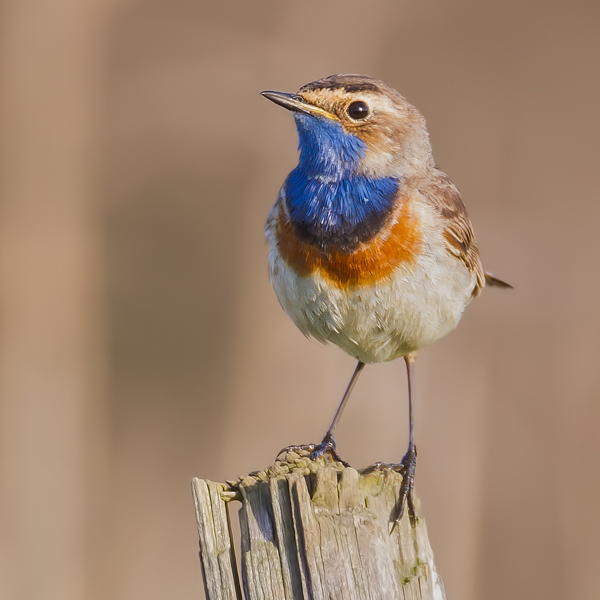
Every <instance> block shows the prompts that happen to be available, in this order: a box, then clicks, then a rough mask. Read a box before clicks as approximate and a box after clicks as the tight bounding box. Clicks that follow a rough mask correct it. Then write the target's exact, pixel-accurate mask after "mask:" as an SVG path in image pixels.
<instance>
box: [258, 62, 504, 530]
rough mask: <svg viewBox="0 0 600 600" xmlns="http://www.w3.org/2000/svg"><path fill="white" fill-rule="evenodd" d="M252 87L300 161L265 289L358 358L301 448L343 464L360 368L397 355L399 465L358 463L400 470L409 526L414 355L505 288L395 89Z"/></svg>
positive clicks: (281, 213)
mask: <svg viewBox="0 0 600 600" xmlns="http://www.w3.org/2000/svg"><path fill="white" fill-rule="evenodd" d="M261 94H262V95H263V96H264V97H265V98H267V99H269V100H271V101H272V102H274V103H275V104H278V105H280V106H282V107H284V108H286V109H288V110H289V111H290V112H291V113H292V114H293V116H294V119H295V123H296V129H297V132H298V140H299V141H298V151H299V159H298V165H297V166H296V167H295V168H294V169H293V170H292V171H291V172H290V173H289V174H288V176H287V178H286V179H285V181H284V183H283V186H282V187H281V189H280V191H279V194H278V196H277V199H276V201H275V203H274V205H273V207H272V209H271V211H270V213H269V216H268V218H267V222H266V226H265V234H266V238H267V242H268V246H269V258H268V263H269V277H270V280H271V283H272V286H273V288H274V290H275V293H276V295H277V298H278V299H279V302H280V304H281V306H282V307H283V309H284V311H285V312H286V313H287V314H288V315H289V317H290V318H291V320H292V321H293V322H294V324H295V325H296V326H297V327H298V329H299V330H300V331H301V332H302V333H303V334H304V335H306V336H308V337H312V338H315V339H316V340H318V341H320V342H323V343H333V344H335V345H337V346H339V347H340V348H341V349H342V350H344V351H345V352H347V353H348V354H350V355H351V356H353V357H354V358H355V359H356V360H357V364H356V368H355V369H354V372H353V374H352V377H351V378H350V382H349V383H348V385H347V387H346V390H345V392H344V394H343V396H342V399H341V401H340V403H339V405H338V407H337V410H336V412H335V414H334V417H333V419H332V421H331V424H330V425H329V428H328V429H327V432H326V434H325V436H324V438H323V440H322V442H321V443H320V444H317V445H315V444H307V445H306V446H303V447H302V448H307V449H309V450H310V451H311V453H312V457H313V458H316V457H318V456H328V457H330V458H331V460H339V461H341V462H344V461H342V459H341V458H340V456H339V454H338V453H337V447H336V441H335V429H336V427H337V425H338V423H339V421H340V418H341V416H342V413H343V411H344V408H345V407H346V404H347V402H348V399H349V398H350V394H351V392H352V390H353V388H354V386H355V384H356V381H357V379H358V377H359V375H360V373H361V372H362V371H363V369H364V367H365V365H367V364H373V363H382V362H387V361H392V360H395V359H398V358H403V359H404V363H405V365H406V371H407V380H408V412H409V418H408V423H409V432H408V447H407V450H406V453H405V454H404V456H403V458H402V460H401V461H400V462H399V463H395V464H388V463H375V464H374V465H372V466H371V467H369V468H368V469H367V471H368V470H373V469H381V468H386V467H387V468H391V469H394V470H396V471H398V472H399V473H401V474H402V483H401V486H400V490H399V498H398V502H397V511H396V516H395V518H394V519H393V525H392V530H393V528H394V527H395V526H396V524H397V523H398V522H399V521H400V519H401V518H402V516H403V514H404V512H405V507H408V513H409V517H410V522H411V524H412V525H413V526H414V525H415V523H416V520H417V517H416V513H415V504H414V497H413V490H414V478H415V470H416V459H417V449H416V445H415V437H414V410H413V409H414V363H415V359H416V356H417V352H418V351H419V349H420V348H422V347H424V346H428V345H430V344H432V343H433V342H435V341H437V340H438V339H440V338H442V337H443V336H445V335H446V334H447V333H449V332H450V331H452V330H453V329H454V328H455V327H456V326H457V325H458V322H459V321H460V319H461V316H462V314H463V311H464V309H465V307H466V306H467V304H469V302H470V301H471V300H472V299H473V298H475V297H477V296H478V295H479V294H480V292H481V291H482V289H483V288H484V287H485V286H486V285H487V286H497V287H504V288H510V287H512V286H511V285H510V284H508V283H506V282H504V281H503V280H501V279H499V278H497V277H494V276H493V275H491V274H489V273H486V272H485V271H484V270H483V267H482V264H481V260H480V257H479V250H478V247H477V242H476V240H475V235H474V232H473V227H472V225H471V222H470V220H469V217H468V215H467V211H466V208H465V205H464V203H463V200H462V196H461V194H460V192H459V191H458V189H457V188H456V186H455V185H454V184H453V183H452V181H451V180H450V179H449V177H448V176H447V175H446V174H445V173H444V172H443V171H442V170H441V169H440V168H439V167H438V166H437V164H436V162H435V161H434V158H433V154H432V149H431V143H430V139H429V134H428V131H427V127H426V123H425V119H424V117H423V116H422V114H421V113H420V112H419V111H418V110H417V108H415V107H414V106H412V105H411V104H409V103H408V101H407V100H406V99H405V98H404V97H403V96H402V95H401V94H400V93H398V92H397V91H396V90H394V89H392V88H391V87H389V86H387V85H386V84H385V83H383V82H382V81H380V80H378V79H374V78H372V77H369V76H366V75H353V74H335V75H330V76H329V77H325V78H323V79H319V80H317V81H313V82H311V83H308V84H306V85H304V86H302V87H301V88H300V89H299V90H298V92H296V93H287V92H280V91H273V90H267V91H263V92H261ZM289 448H294V449H296V448H299V447H298V446H294V447H289ZM289 448H288V449H289ZM284 450H286V449H284ZM344 464H347V463H345V462H344Z"/></svg>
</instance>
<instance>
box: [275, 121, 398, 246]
mask: <svg viewBox="0 0 600 600" xmlns="http://www.w3.org/2000/svg"><path fill="white" fill-rule="evenodd" d="M294 116H295V117H296V127H297V129H298V137H299V145H298V148H299V150H300V159H299V161H298V166H297V167H296V168H295V169H294V170H293V171H292V172H291V173H290V174H289V175H288V178H287V180H286V183H285V194H286V202H287V206H288V210H289V213H290V217H291V220H292V223H293V224H294V226H295V228H296V231H297V232H298V234H299V235H300V236H301V237H303V238H304V239H306V240H308V241H310V242H312V243H315V244H317V245H319V246H320V247H321V248H323V249H326V248H333V249H337V250H341V251H344V252H352V251H353V250H356V248H357V247H358V245H359V243H360V242H365V241H367V240H369V239H370V238H372V237H373V236H375V235H376V234H377V233H378V232H379V230H380V229H381V227H382V226H383V225H384V223H385V221H386V219H387V217H388V216H389V214H390V213H391V211H392V208H393V204H394V199H395V197H396V194H397V192H398V187H399V184H400V181H399V179H398V178H395V177H382V178H380V179H375V178H370V177H365V176H364V175H357V169H358V167H359V165H360V162H361V160H362V158H363V156H364V155H365V151H366V144H365V143H364V142H363V141H362V140H361V139H359V138H357V137H356V136H355V135H352V134H349V133H346V132H345V131H344V129H343V127H342V125H341V124H340V123H338V122H337V121H331V120H329V119H325V118H322V117H313V116H309V115H304V114H302V113H295V115H294Z"/></svg>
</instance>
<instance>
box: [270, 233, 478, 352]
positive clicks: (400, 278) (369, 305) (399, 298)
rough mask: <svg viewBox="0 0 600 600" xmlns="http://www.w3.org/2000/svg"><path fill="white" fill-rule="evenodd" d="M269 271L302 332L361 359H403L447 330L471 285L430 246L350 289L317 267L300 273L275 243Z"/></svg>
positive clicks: (456, 264)
mask: <svg viewBox="0 0 600 600" xmlns="http://www.w3.org/2000/svg"><path fill="white" fill-rule="evenodd" d="M269 271H270V277H271V282H272V284H273V287H274V289H275V292H276V294H277V297H278V298H279V302H280V303H281V306H282V307H283V308H284V310H285V311H286V312H287V314H288V315H289V316H290V317H291V319H292V320H293V321H294V323H295V324H296V326H297V327H298V328H299V329H300V331H302V333H304V334H305V335H307V336H312V337H314V338H316V339H317V340H319V341H321V342H332V343H334V344H336V345H338V346H339V347H340V348H342V349H343V350H345V351H346V352H348V354H350V355H352V356H354V357H356V358H357V359H358V360H361V361H362V362H365V363H374V362H384V361H388V360H393V359H395V358H398V357H400V356H405V355H406V354H408V353H410V352H413V351H415V350H418V349H419V348H421V347H423V346H426V345H428V344H431V343H432V342H435V341H436V340H438V339H439V338H441V337H443V336H444V335H446V334H447V333H448V332H449V331H451V330H452V329H454V327H456V325H457V324H458V322H459V320H460V318H461V316H462V313H463V311H464V309H465V306H466V305H467V304H468V302H469V301H470V299H471V295H472V290H473V287H474V285H475V278H474V276H473V275H472V274H471V273H469V271H468V269H467V268H466V267H465V266H464V265H463V264H462V263H461V262H460V261H458V260H457V259H456V258H454V257H452V256H450V255H449V254H448V253H447V251H446V250H445V249H444V248H442V247H439V248H431V247H430V248H429V251H427V252H425V253H423V254H421V255H420V256H419V258H418V259H417V261H416V263H415V264H412V265H411V267H410V270H405V269H399V270H398V271H397V272H396V273H395V274H394V275H392V276H391V277H389V278H387V279H383V280H381V281H378V282H376V283H374V284H371V285H369V286H359V287H355V288H351V289H340V288H339V287H337V286H335V285H334V284H333V283H331V282H330V281H328V280H327V279H325V278H324V277H323V276H322V275H321V274H320V272H318V271H316V272H314V273H313V274H311V275H309V276H307V277H299V276H298V275H297V274H296V273H295V272H294V271H293V270H292V269H291V268H290V267H289V266H288V265H287V264H286V263H285V262H284V260H283V259H282V258H281V256H280V255H279V252H278V251H277V248H276V245H275V244H271V251H270V254H269Z"/></svg>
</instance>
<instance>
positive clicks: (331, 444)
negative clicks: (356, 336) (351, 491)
mask: <svg viewBox="0 0 600 600" xmlns="http://www.w3.org/2000/svg"><path fill="white" fill-rule="evenodd" d="M364 368H365V363H364V362H361V361H360V360H359V361H358V364H357V365H356V368H355V369H354V373H352V377H351V378H350V382H349V383H348V386H347V387H346V391H345V392H344V395H343V396H342V399H341V401H340V403H339V404H338V407H337V409H336V411H335V414H334V415H333V419H332V420H331V424H330V425H329V428H328V429H327V433H325V436H324V437H323V441H322V442H321V443H320V444H318V445H317V444H307V445H303V446H288V447H287V448H284V449H283V450H281V452H279V455H281V454H283V453H284V452H289V451H290V450H293V451H297V450H305V451H306V450H308V451H310V452H311V457H312V458H313V459H315V458H318V457H319V456H323V455H325V454H328V455H329V456H331V457H332V458H333V460H336V461H338V462H341V463H343V464H344V465H346V466H349V465H348V463H346V462H345V461H344V460H342V459H341V458H340V455H339V454H338V453H337V450H336V443H335V428H336V427H337V424H338V423H339V422H340V419H341V418H342V413H343V412H344V409H345V408H346V404H348V400H349V398H350V394H351V393H352V390H353V389H354V386H355V385H356V381H357V380H358V376H359V375H360V373H361V371H362V370H363V369H364ZM279 455H278V456H279Z"/></svg>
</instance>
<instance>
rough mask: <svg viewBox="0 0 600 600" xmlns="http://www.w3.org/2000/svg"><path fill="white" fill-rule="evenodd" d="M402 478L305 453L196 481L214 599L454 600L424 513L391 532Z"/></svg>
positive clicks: (205, 568) (203, 555)
mask: <svg viewBox="0 0 600 600" xmlns="http://www.w3.org/2000/svg"><path fill="white" fill-rule="evenodd" d="M401 481H402V476H401V475H399V474H398V473H395V472H394V471H391V470H388V469H382V470H377V471H374V472H371V473H369V474H362V473H360V472H359V471H356V470H355V469H352V468H350V467H344V465H342V464H340V463H331V462H326V461H325V460H323V459H321V458H320V459H318V460H317V461H312V460H311V459H310V458H308V457H307V456H300V455H299V454H298V453H296V452H288V453H287V455H285V456H283V457H282V458H281V459H279V460H277V461H276V463H275V465H273V466H272V467H269V468H268V469H266V470H265V471H261V472H256V473H251V474H250V475H248V476H245V477H242V478H241V479H240V480H238V481H236V482H228V484H221V483H213V482H211V481H206V480H203V479H194V480H193V482H192V488H193V493H194V500H195V503H196V518H197V521H198V532H199V535H200V562H201V565H202V574H203V577H204V585H205V590H206V597H207V600H242V598H245V599H246V600H363V599H364V600H395V599H402V600H445V598H446V595H445V592H444V586H443V584H442V581H441V579H440V577H439V576H438V574H437V571H436V570H435V566H434V563H433V554H432V552H431V548H430V546H429V540H428V538H427V529H426V527H425V522H424V521H423V519H422V518H421V517H420V516H419V517H418V522H417V526H416V528H412V527H411V526H410V523H409V519H408V516H407V515H405V516H404V517H403V518H402V521H401V522H400V524H399V525H398V527H396V528H395V529H394V531H393V532H392V533H391V534H390V531H391V529H392V527H391V521H392V520H393V515H394V511H395V506H396V500H397V498H398V491H399V488H400V482H401ZM234 500H239V501H241V509H240V512H239V517H240V526H241V538H242V541H241V551H240V554H239V558H240V563H241V572H242V582H243V589H244V596H242V592H241V589H240V583H239V577H238V572H237V565H236V555H235V552H234V544H233V537H232V533H231V527H230V520H229V513H228V507H229V506H230V502H232V501H234ZM418 508H419V507H418V504H417V510H418Z"/></svg>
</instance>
